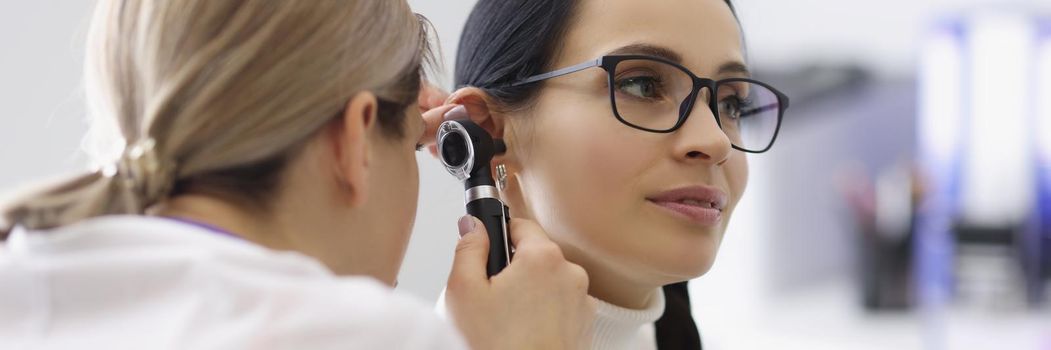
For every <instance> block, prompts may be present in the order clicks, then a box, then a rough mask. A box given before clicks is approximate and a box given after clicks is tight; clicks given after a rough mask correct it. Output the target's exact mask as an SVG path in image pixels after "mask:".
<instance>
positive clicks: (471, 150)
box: [437, 120, 507, 186]
mask: <svg viewBox="0 0 1051 350" xmlns="http://www.w3.org/2000/svg"><path fill="white" fill-rule="evenodd" d="M437 138H438V157H439V158H440V159H441V161H442V164H443V165H444V166H445V169H446V170H448V171H449V173H451V174H453V176H456V178H457V179H459V180H460V181H467V182H468V183H467V185H469V186H471V185H493V184H494V183H495V182H494V181H493V177H492V174H491V172H490V169H489V162H490V161H491V160H492V159H493V157H494V156H497V155H501V154H504V153H505V152H507V145H506V144H505V143H504V142H503V140H499V139H493V137H492V136H490V135H489V133H488V132H486V131H485V129H483V128H482V127H481V126H478V124H475V123H474V122H472V121H470V120H450V121H446V122H444V123H442V125H441V126H440V127H439V128H438V137H437Z"/></svg>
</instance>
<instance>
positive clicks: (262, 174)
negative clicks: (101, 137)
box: [0, 0, 430, 240]
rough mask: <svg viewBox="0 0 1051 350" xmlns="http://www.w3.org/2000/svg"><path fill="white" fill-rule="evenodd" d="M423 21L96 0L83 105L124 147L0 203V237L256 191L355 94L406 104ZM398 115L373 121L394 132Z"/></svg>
mask: <svg viewBox="0 0 1051 350" xmlns="http://www.w3.org/2000/svg"><path fill="white" fill-rule="evenodd" d="M427 29H428V27H427V26H425V23H424V22H423V21H422V20H421V18H419V17H417V16H416V15H415V14H413V13H412V12H411V11H410V9H409V7H408V4H407V3H406V2H405V1H401V0H318V1H309V2H308V1H268V0H183V1H164V0H100V1H99V2H98V5H97V8H96V12H95V16H94V18H93V21H92V26H91V29H90V33H89V39H88V51H87V60H86V62H85V73H86V81H87V88H86V91H87V93H88V96H87V97H88V102H89V110H90V113H91V116H92V117H93V118H94V120H93V122H94V123H102V124H101V125H102V126H108V128H107V127H102V128H100V129H114V130H119V132H120V134H121V135H119V136H118V135H113V136H112V137H114V138H117V139H120V141H119V142H120V144H124V145H126V146H125V147H123V148H124V149H123V152H121V154H120V155H119V157H112V156H113V155H110V157H109V159H107V160H106V161H104V163H105V164H112V165H111V166H106V167H103V168H102V169H100V170H98V171H95V172H91V173H89V174H85V175H80V176H76V177H74V178H72V179H66V180H62V181H58V182H56V183H50V184H47V185H44V186H40V187H37V188H35V189H31V190H29V191H24V192H23V194H22V195H19V196H15V197H14V198H12V199H10V200H7V201H4V202H0V240H2V239H5V238H6V236H7V235H8V233H10V231H11V229H12V228H13V227H15V226H21V227H25V228H27V229H31V230H42V229H50V228H55V227H59V226H63V225H68V224H72V223H75V222H78V221H81V220H84V219H87V218H91V217H96V216H101V215H112V214H142V213H144V212H145V211H146V210H147V209H148V208H149V207H150V206H152V205H155V204H157V203H159V202H162V201H163V200H165V199H166V198H167V197H168V196H171V195H177V194H179V193H181V192H185V191H190V190H196V189H199V190H206V191H210V192H216V193H225V194H229V195H230V196H231V197H241V198H240V199H246V198H243V197H244V196H252V197H253V198H247V200H246V202H258V200H260V199H265V198H266V196H268V195H269V194H271V193H272V192H273V191H274V190H275V188H274V187H275V181H276V179H278V173H279V172H280V171H282V170H283V168H284V165H285V164H287V162H288V160H289V158H290V157H292V156H294V155H296V154H297V152H298V151H299V150H300V149H301V148H302V146H303V145H304V144H305V142H306V141H307V140H309V139H310V137H311V136H313V135H314V134H315V133H316V132H317V131H318V130H320V129H321V127H322V126H323V125H325V124H326V123H328V122H329V121H331V120H332V118H333V116H334V115H336V114H337V113H338V112H339V111H340V110H341V109H342V107H343V105H344V104H345V103H346V101H347V100H348V99H349V98H350V97H352V96H353V95H354V94H356V93H359V92H362V91H371V92H373V93H375V94H376V95H377V96H378V97H379V98H380V99H381V100H384V101H391V102H393V103H395V104H396V105H397V106H398V107H399V108H400V109H401V110H404V109H405V108H407V107H408V106H410V105H411V104H412V103H414V102H415V99H416V94H417V92H418V89H419V82H420V74H421V72H422V70H421V65H422V64H423V62H424V61H425V60H429V56H428V55H429V52H430V50H429V41H428V35H427ZM403 119H404V115H402V114H401V113H394V114H390V113H388V114H386V115H380V116H379V124H380V126H381V127H382V128H384V129H385V130H388V131H392V132H391V134H400V130H401V127H402V125H403V123H402V122H403ZM233 199H238V198H233Z"/></svg>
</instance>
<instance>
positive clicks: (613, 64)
mask: <svg viewBox="0 0 1051 350" xmlns="http://www.w3.org/2000/svg"><path fill="white" fill-rule="evenodd" d="M629 60H650V61H656V62H660V63H664V64H667V65H670V66H672V67H675V68H676V69H678V70H680V71H682V72H683V73H686V74H687V75H688V76H689V77H690V78H692V79H693V90H692V91H691V92H690V94H689V95H688V96H687V97H686V100H685V101H683V102H682V103H681V104H680V106H679V120H678V121H677V122H676V123H675V126H673V127H671V128H669V129H650V128H646V127H641V126H638V125H635V124H632V123H631V122H628V121H627V120H625V119H624V118H623V117H621V115H620V111H618V110H617V96H616V93H617V91H616V88H617V86H616V72H617V65H619V64H620V63H621V62H624V61H629ZM595 67H600V68H602V69H603V70H605V71H606V74H607V76H608V79H609V84H608V85H609V98H610V105H611V106H612V109H613V115H614V116H615V117H616V118H617V120H618V121H620V122H621V123H622V124H624V125H627V126H630V127H632V128H635V129H639V130H642V131H648V132H654V133H661V134H668V133H672V132H675V131H676V130H678V129H679V128H681V127H682V126H683V124H686V119H687V118H689V117H690V112H691V111H693V106H694V104H695V103H696V101H697V97H698V96H699V95H700V92H701V90H702V89H704V88H708V91H710V92H711V94H712V96H718V88H719V86H720V85H723V84H727V83H735V82H744V83H749V84H756V85H759V86H762V87H764V88H766V89H768V90H770V91H771V92H773V93H774V95H775V96H777V102H778V106H777V108H778V112H777V127H776V128H775V129H774V135H773V137H771V138H770V143H768V144H767V145H766V147H764V148H762V149H760V150H748V149H745V148H744V147H741V146H738V145H733V144H732V143H731V145H732V146H733V148H734V149H737V150H739V151H742V152H746V153H753V154H758V153H764V152H766V151H769V150H770V148H772V147H773V146H774V142H775V141H776V140H777V136H778V134H779V133H780V132H781V122H782V120H783V119H784V115H785V111H786V110H787V109H788V103H789V102H788V96H787V95H785V94H784V93H782V92H781V91H779V90H777V89H775V88H774V87H773V86H770V84H767V83H764V82H761V81H758V80H753V79H749V78H728V79H721V80H712V79H708V78H701V77H698V76H697V75H696V74H693V72H691V71H690V70H689V69H688V68H686V67H683V66H682V65H681V64H678V63H676V62H673V61H670V60H667V59H664V58H660V57H654V56H647V55H606V56H602V57H599V58H597V59H594V60H591V61H587V62H583V63H580V64H577V65H573V66H570V67H566V68H562V69H558V70H554V71H551V72H547V73H543V74H538V75H534V76H531V77H527V78H524V79H521V80H518V81H515V82H513V83H510V84H506V85H504V86H505V87H520V86H523V85H529V84H534V83H538V82H541V81H544V80H548V79H552V78H557V77H561V76H563V75H568V74H572V73H576V72H579V71H582V70H585V69H589V68H595ZM708 100H709V101H708V108H709V109H711V111H712V115H713V116H715V123H716V124H718V125H719V129H722V127H723V123H722V121H720V120H719V101H718V100H717V99H715V98H709V99H708ZM772 107H773V106H769V105H768V106H759V107H757V108H754V109H752V110H750V111H747V112H748V113H749V114H755V113H760V112H764V111H767V110H768V109H769V108H772ZM742 114H745V112H744V111H743V112H742Z"/></svg>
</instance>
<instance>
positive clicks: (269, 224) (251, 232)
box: [151, 194, 292, 250]
mask: <svg viewBox="0 0 1051 350" xmlns="http://www.w3.org/2000/svg"><path fill="white" fill-rule="evenodd" d="M151 213H152V214H153V215H157V216H164V217H171V218H177V219H184V220H191V221H195V222H200V223H203V224H207V225H210V226H214V227H216V228H218V229H221V230H223V231H226V232H229V233H231V234H234V235H236V236H238V237H240V238H242V239H244V240H247V241H249V242H253V243H256V244H259V245H262V246H264V247H268V248H271V249H275V250H290V249H291V248H292V247H291V245H290V242H287V241H285V240H284V239H283V237H285V235H283V234H282V232H283V230H282V228H281V225H278V224H276V223H275V222H273V221H275V220H270V219H262V217H264V215H255V214H253V213H250V212H248V211H246V210H244V209H243V208H240V207H238V206H235V205H232V204H230V203H227V202H225V201H222V200H219V199H216V198H212V197H210V196H204V195H193V194H187V195H181V196H177V197H174V198H172V199H170V200H168V201H167V202H165V203H164V204H162V205H160V206H159V207H157V208H156V209H155V210H153V211H152V212H151Z"/></svg>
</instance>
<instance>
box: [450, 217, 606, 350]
mask: <svg viewBox="0 0 1051 350" xmlns="http://www.w3.org/2000/svg"><path fill="white" fill-rule="evenodd" d="M510 228H511V230H510V231H511V241H512V242H513V243H514V246H515V255H514V258H513V260H512V261H511V264H510V265H508V266H507V267H506V268H504V270H503V271H501V272H500V273H499V274H497V275H495V276H493V277H492V278H491V279H489V278H487V277H486V270H485V266H486V259H487V257H488V253H489V238H488V236H487V235H486V232H485V225H482V223H481V221H479V220H478V219H476V218H474V217H470V216H468V217H466V219H462V220H461V221H460V232H461V235H462V238H461V239H460V242H459V244H457V246H456V257H455V259H454V261H453V267H452V272H451V273H450V276H449V284H448V287H447V289H446V294H445V298H446V299H445V301H446V302H445V303H446V308H447V310H448V311H449V315H450V317H451V318H452V320H453V321H454V322H455V324H456V326H457V327H458V328H459V329H460V331H461V332H462V333H463V334H464V336H465V337H466V338H467V341H468V343H469V344H470V345H471V348H472V349H579V348H586V347H588V346H589V344H590V341H591V324H592V322H593V321H594V317H595V305H594V304H593V302H592V301H591V299H590V298H589V297H588V294H587V291H588V277H587V273H586V272H585V271H584V269H583V268H581V267H580V266H578V265H576V264H573V263H571V262H569V261H566V259H565V257H564V256H563V255H562V250H561V249H560V248H559V247H558V245H556V244H555V243H554V242H552V241H551V240H550V239H548V237H547V235H546V234H545V233H544V231H543V229H542V228H540V226H539V225H537V224H536V223H535V222H532V221H527V220H519V219H514V220H512V221H511V227H510ZM464 232H466V234H464Z"/></svg>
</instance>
